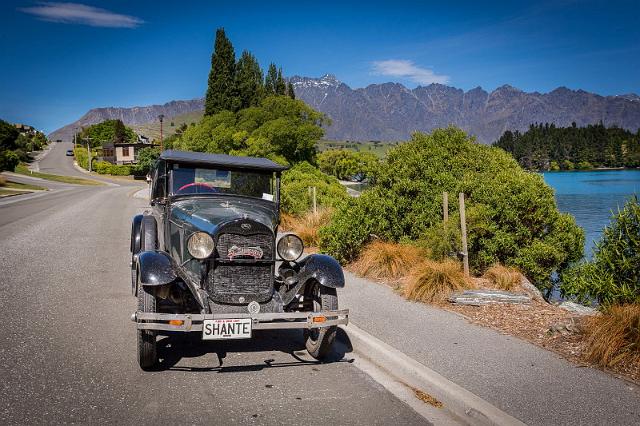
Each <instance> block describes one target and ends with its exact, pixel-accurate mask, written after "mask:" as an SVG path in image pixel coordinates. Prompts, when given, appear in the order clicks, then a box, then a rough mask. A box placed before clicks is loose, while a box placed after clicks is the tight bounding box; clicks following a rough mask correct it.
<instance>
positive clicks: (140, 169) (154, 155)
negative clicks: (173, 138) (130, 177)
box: [132, 148, 160, 176]
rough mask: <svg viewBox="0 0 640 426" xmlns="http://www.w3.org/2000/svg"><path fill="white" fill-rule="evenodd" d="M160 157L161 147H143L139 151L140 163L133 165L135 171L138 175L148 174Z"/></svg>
mask: <svg viewBox="0 0 640 426" xmlns="http://www.w3.org/2000/svg"><path fill="white" fill-rule="evenodd" d="M158 157H160V149H159V148H142V149H141V150H140V151H138V164H136V165H135V166H133V167H132V169H133V172H134V173H135V174H136V175H138V176H144V175H146V174H147V173H149V170H151V167H152V166H153V164H154V163H155V162H156V160H157V159H158Z"/></svg>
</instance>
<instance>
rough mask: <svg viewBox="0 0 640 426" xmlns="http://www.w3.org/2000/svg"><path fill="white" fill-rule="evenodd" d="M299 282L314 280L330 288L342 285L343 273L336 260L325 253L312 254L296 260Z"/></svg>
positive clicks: (341, 286) (304, 282)
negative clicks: (298, 268) (298, 269)
mask: <svg viewBox="0 0 640 426" xmlns="http://www.w3.org/2000/svg"><path fill="white" fill-rule="evenodd" d="M298 265H299V266H300V271H299V272H298V279H299V282H301V283H303V284H306V283H307V282H308V281H309V280H315V281H317V282H319V283H320V285H322V286H325V287H330V288H343V287H344V273H343V272H342V267H341V266H340V263H338V261H337V260H335V259H334V258H333V257H331V256H327V255H326V254H312V255H309V256H307V257H305V258H304V259H303V260H302V261H300V262H298Z"/></svg>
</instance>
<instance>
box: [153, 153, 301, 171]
mask: <svg viewBox="0 0 640 426" xmlns="http://www.w3.org/2000/svg"><path fill="white" fill-rule="evenodd" d="M160 158H162V159H163V160H167V161H174V162H177V163H191V164H203V165H208V166H218V167H228V168H234V169H249V170H260V171H266V172H281V171H283V170H287V169H288V168H289V167H288V166H283V165H281V164H278V163H275V162H273V161H271V160H268V159H266V158H257V157H239V156H234V155H227V154H209V153H205V152H191V151H174V150H167V151H163V152H162V154H161V155H160Z"/></svg>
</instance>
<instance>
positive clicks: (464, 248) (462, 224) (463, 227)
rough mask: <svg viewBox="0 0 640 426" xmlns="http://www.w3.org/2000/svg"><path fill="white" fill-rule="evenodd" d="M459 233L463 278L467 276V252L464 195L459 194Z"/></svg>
mask: <svg viewBox="0 0 640 426" xmlns="http://www.w3.org/2000/svg"><path fill="white" fill-rule="evenodd" d="M459 200H460V231H461V232H462V265H463V266H464V276H465V277H468V276H469V252H468V251H467V218H466V214H465V210H464V193H462V192H461V193H460V195H459Z"/></svg>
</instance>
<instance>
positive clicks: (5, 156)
mask: <svg viewBox="0 0 640 426" xmlns="http://www.w3.org/2000/svg"><path fill="white" fill-rule="evenodd" d="M18 163H20V157H19V156H18V155H17V154H16V153H15V152H13V151H8V150H3V151H0V172H2V171H5V170H8V171H10V172H12V171H14V170H15V168H16V166H17V165H18Z"/></svg>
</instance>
